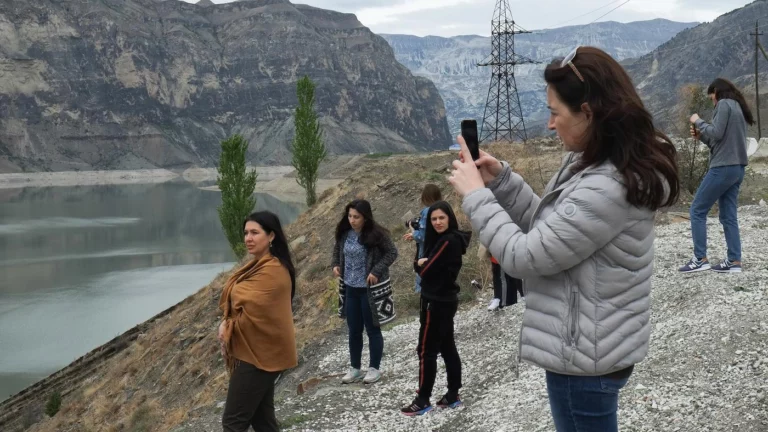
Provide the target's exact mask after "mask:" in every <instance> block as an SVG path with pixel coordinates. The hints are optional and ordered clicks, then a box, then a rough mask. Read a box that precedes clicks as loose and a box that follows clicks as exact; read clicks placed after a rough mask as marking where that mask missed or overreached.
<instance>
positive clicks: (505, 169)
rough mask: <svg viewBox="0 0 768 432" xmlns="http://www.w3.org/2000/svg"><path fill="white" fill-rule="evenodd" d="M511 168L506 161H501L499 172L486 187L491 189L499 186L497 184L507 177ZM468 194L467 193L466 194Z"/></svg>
mask: <svg viewBox="0 0 768 432" xmlns="http://www.w3.org/2000/svg"><path fill="white" fill-rule="evenodd" d="M510 169H511V168H510V167H509V164H508V163H507V162H504V161H502V162H501V172H500V173H499V175H497V176H496V178H495V179H493V180H491V182H490V183H488V186H487V187H488V189H490V190H493V189H495V188H497V187H499V184H501V182H502V180H504V178H506V177H507V174H508V171H509V170H510ZM467 196H469V195H467Z"/></svg>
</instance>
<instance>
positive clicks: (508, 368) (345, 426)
mask: <svg viewBox="0 0 768 432" xmlns="http://www.w3.org/2000/svg"><path fill="white" fill-rule="evenodd" d="M739 219H740V223H741V229H742V236H743V238H742V243H743V250H744V260H745V265H744V273H741V274H725V275H723V274H716V273H713V272H704V273H699V274H695V275H680V274H678V273H677V270H676V269H677V267H678V266H679V265H682V264H683V263H684V262H685V261H687V259H689V258H690V255H691V254H692V250H693V244H692V242H691V235H690V227H689V225H688V223H687V222H683V223H675V224H670V225H661V226H659V227H657V230H656V233H657V240H656V269H655V272H654V281H653V309H652V320H653V325H654V328H653V331H652V335H651V338H652V339H651V348H650V352H649V355H648V357H647V358H646V359H645V361H643V362H642V363H640V364H639V365H637V367H636V368H635V372H634V374H633V375H632V378H631V379H630V381H629V384H628V385H627V387H625V388H624V390H623V391H622V393H621V400H620V404H619V419H620V430H622V431H625V432H627V431H637V432H640V431H644V432H645V431H647V432H650V431H654V432H657V431H691V432H703V431H717V432H721V431H738V432H758V431H761V432H762V431H768V379H767V378H768V207H766V206H748V207H742V208H741V209H740V214H739ZM708 225H709V230H708V231H709V236H710V239H709V243H710V256H711V258H710V259H712V261H713V262H714V261H715V260H716V259H720V258H722V257H723V256H724V255H725V240H724V238H723V235H722V229H721V228H720V226H719V224H718V221H717V219H716V218H711V219H710V220H709V223H708ZM490 295H491V292H490V290H485V291H484V292H483V293H482V295H481V296H480V298H479V300H478V302H477V303H476V304H473V305H466V306H465V307H464V308H463V309H462V310H461V311H460V312H459V313H458V314H457V316H456V340H457V345H458V348H459V353H460V354H461V357H462V364H463V381H464V388H463V389H462V391H461V394H462V399H463V400H464V406H463V407H461V408H458V409H455V410H444V411H438V410H435V411H432V412H430V413H428V414H427V415H424V416H421V417H415V418H409V417H405V416H403V415H401V414H400V413H399V407H400V406H402V405H405V404H407V403H409V402H410V401H411V400H412V399H413V397H414V396H415V392H416V389H417V381H418V362H417V357H416V352H415V351H416V338H417V334H418V322H417V321H416V320H413V321H410V322H407V323H405V324H401V325H398V326H396V327H394V328H392V329H390V330H387V331H385V332H384V341H385V348H384V351H385V353H384V360H383V362H382V371H383V374H384V377H383V379H382V381H380V382H378V383H376V384H373V385H369V386H363V385H342V384H341V382H340V378H339V376H340V375H337V374H343V373H344V372H346V369H347V367H348V366H347V365H348V354H347V344H346V334H345V333H341V334H338V335H335V336H329V338H327V340H326V341H325V342H323V343H318V344H317V347H315V349H313V351H312V352H311V353H310V354H311V355H310V356H309V357H308V361H307V363H306V364H305V365H304V366H303V369H304V370H305V371H306V372H304V373H302V374H301V375H302V377H300V378H299V380H304V381H305V382H306V383H307V384H308V385H307V387H306V388H307V389H308V390H306V391H305V392H304V393H303V394H301V395H298V394H296V393H294V392H293V391H288V392H287V394H289V396H287V397H280V398H278V399H277V401H276V406H277V414H278V418H279V419H280V421H281V423H282V424H283V430H290V431H366V432H367V431H387V432H394V431H462V432H465V431H467V432H468V431H478V432H480V431H482V432H488V431H525V432H534V431H554V425H553V424H552V421H551V420H550V412H549V405H548V401H547V393H546V384H545V381H544V371H543V370H541V369H538V368H536V367H533V366H531V365H529V364H526V363H524V364H522V365H520V376H519V378H517V377H516V371H517V367H518V365H517V360H516V357H517V340H518V332H519V328H520V322H521V316H522V310H523V309H522V308H523V307H524V303H521V304H518V305H516V306H512V307H509V308H505V309H504V310H502V311H498V312H488V311H487V310H486V309H485V307H486V305H487V302H488V301H489V300H490ZM366 362H367V347H366V348H364V351H363V364H366ZM310 363H315V364H310ZM441 363H442V362H441V361H440V360H439V359H438V367H439V371H438V377H437V382H436V384H435V394H434V395H433V400H432V401H433V403H434V402H436V400H437V399H438V398H439V397H440V396H441V395H442V393H443V392H444V391H445V373H444V368H443V366H442V364H441ZM287 390H290V389H287ZM222 406H223V401H220V402H219V403H218V408H217V409H216V410H215V411H216V412H215V413H212V414H209V415H203V416H201V417H200V418H198V419H197V420H191V421H189V422H187V423H186V424H185V425H183V426H181V427H179V428H178V429H176V431H178V432H182V431H183V432H193V431H195V432H197V431H220V430H221V426H220V420H219V416H220V411H221V407H222Z"/></svg>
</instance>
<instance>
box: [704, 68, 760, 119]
mask: <svg viewBox="0 0 768 432" xmlns="http://www.w3.org/2000/svg"><path fill="white" fill-rule="evenodd" d="M707 94H713V95H715V99H716V100H717V101H718V102H719V101H721V100H723V99H733V100H735V101H736V102H738V104H739V106H740V107H741V113H742V114H743V115H744V120H745V121H746V122H747V123H749V124H750V125H753V124H755V118H754V117H753V116H752V110H750V109H749V105H747V101H746V99H744V95H743V94H741V92H740V91H739V89H737V88H736V86H735V85H733V83H732V82H730V81H728V80H727V79H725V78H715V80H714V81H712V84H710V85H709V87H708V88H707Z"/></svg>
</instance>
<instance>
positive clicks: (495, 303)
mask: <svg viewBox="0 0 768 432" xmlns="http://www.w3.org/2000/svg"><path fill="white" fill-rule="evenodd" d="M500 303H501V299H497V298H495V299H493V300H491V303H490V304H489V305H488V310H489V311H492V310H496V309H498V308H499V304H500Z"/></svg>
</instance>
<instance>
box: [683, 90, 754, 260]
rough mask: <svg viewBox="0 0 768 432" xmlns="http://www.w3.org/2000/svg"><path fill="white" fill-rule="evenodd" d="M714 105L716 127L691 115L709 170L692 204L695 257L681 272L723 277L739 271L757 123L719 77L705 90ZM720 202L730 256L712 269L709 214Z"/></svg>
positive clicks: (739, 99) (745, 105) (739, 95)
mask: <svg viewBox="0 0 768 432" xmlns="http://www.w3.org/2000/svg"><path fill="white" fill-rule="evenodd" d="M707 94H708V95H709V97H710V98H711V99H712V103H714V104H715V115H714V116H713V118H712V123H711V124H710V123H707V122H705V121H704V120H702V119H701V118H699V115H698V114H693V115H692V116H691V123H692V126H691V136H693V137H694V138H697V139H699V140H701V142H703V143H704V144H706V145H707V147H709V149H710V153H711V155H710V159H709V171H708V172H707V175H706V176H704V180H702V181H701V184H700V185H699V188H698V189H697V190H696V197H695V198H694V199H693V203H691V237H693V258H691V260H690V261H688V263H687V264H685V265H684V266H682V267H680V269H679V270H680V272H682V273H693V272H698V271H703V270H710V269H712V270H714V271H716V272H720V273H737V272H741V238H740V236H739V221H738V217H737V214H736V210H737V207H738V200H739V188H740V187H741V182H742V181H743V180H744V167H745V166H746V165H747V123H749V124H750V125H751V124H753V123H754V120H753V118H752V112H751V111H750V109H749V106H747V102H746V101H745V100H744V96H743V95H742V94H741V92H740V91H739V90H738V89H737V88H736V86H734V85H733V84H732V83H731V82H730V81H728V80H725V79H722V78H717V79H715V80H714V81H712V84H710V85H709V88H708V89H707ZM715 203H718V206H719V210H720V211H719V213H720V223H721V224H722V225H723V231H724V232H725V242H726V244H727V245H728V257H727V258H726V259H724V260H723V261H722V262H721V263H720V264H717V265H714V266H711V265H710V263H709V260H708V259H707V214H708V213H709V210H710V209H711V208H712V206H713V205H715Z"/></svg>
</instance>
